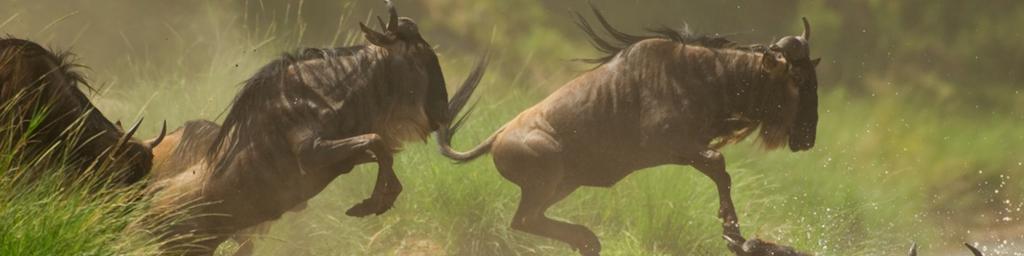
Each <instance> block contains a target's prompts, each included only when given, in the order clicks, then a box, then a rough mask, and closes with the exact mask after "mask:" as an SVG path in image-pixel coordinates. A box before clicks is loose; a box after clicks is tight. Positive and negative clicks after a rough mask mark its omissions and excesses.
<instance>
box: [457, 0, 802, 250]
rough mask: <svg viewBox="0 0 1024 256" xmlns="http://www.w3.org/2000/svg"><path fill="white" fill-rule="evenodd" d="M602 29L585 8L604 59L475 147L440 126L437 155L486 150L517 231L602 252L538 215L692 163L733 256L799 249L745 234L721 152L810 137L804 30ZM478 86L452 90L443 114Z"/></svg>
mask: <svg viewBox="0 0 1024 256" xmlns="http://www.w3.org/2000/svg"><path fill="white" fill-rule="evenodd" d="M593 11H594V13H595V15H596V16H597V20H598V21H599V22H600V24H601V26H602V27H603V28H604V29H605V30H606V31H607V32H608V33H609V34H610V35H611V36H612V38H613V39H615V40H616V41H617V42H613V41H608V40H604V39H602V38H601V37H599V36H598V35H597V34H596V33H595V32H594V30H593V28H592V27H591V26H590V24H588V22H587V21H586V19H584V18H583V16H582V15H580V14H578V13H577V14H576V16H577V18H578V21H577V23H578V25H579V26H580V27H581V28H582V30H583V31H584V32H586V34H587V35H588V36H589V37H590V39H591V40H592V42H593V44H594V45H595V46H596V47H597V48H598V50H601V51H603V52H605V53H607V54H609V55H607V56H606V57H603V58H599V59H595V60H593V61H595V62H597V63H599V65H598V66H597V67H595V68H594V69H593V70H590V71H588V72H586V73H584V74H582V75H580V76H578V77H576V78H575V79H574V80H572V81H570V82H569V83H568V84H566V85H564V86H562V87H561V88H560V89H558V90H556V91H555V92H554V93H552V94H551V95H549V96H548V97H547V98H546V99H544V100H543V101H541V102H540V103H538V104H536V105H534V106H533V107H531V108H528V109H527V110H525V111H523V112H522V113H520V114H519V115H518V116H516V117H515V118H514V119H512V120H511V121H509V122H508V123H506V124H505V125H504V126H502V127H501V128H499V129H498V130H497V131H496V132H495V133H494V134H492V135H491V136H490V137H488V138H487V139H486V140H485V141H484V142H482V143H481V144H480V145H478V146H476V147H475V148H473V149H471V150H469V151H466V152H457V151H455V150H453V149H452V148H451V146H450V145H451V139H452V137H453V136H454V133H455V132H456V130H457V128H458V124H459V123H460V122H456V123H453V124H452V125H450V126H446V127H442V128H441V129H440V130H439V131H438V138H439V139H438V143H439V145H440V150H441V153H442V154H443V155H445V156H447V157H449V158H451V159H453V160H456V161H458V162H465V161H470V160H473V159H475V158H477V157H479V156H481V155H483V154H486V153H488V152H490V153H492V154H493V159H494V164H495V166H496V167H497V169H498V171H499V172H500V173H501V175H502V176H503V177H505V178H506V179H508V180H509V181H512V182H513V183H515V184H516V185H518V186H519V187H520V190H521V198H520V202H519V207H518V209H517V210H516V213H515V215H514V217H513V220H512V225H511V226H512V228H513V229H516V230H520V231H524V232H527V233H530V234H534V235H538V236H543V237H548V238H552V239H556V240H559V241H562V242H564V243H567V244H568V245H570V246H572V247H573V248H574V249H577V250H579V251H580V253H581V254H583V255H599V254H600V251H601V244H600V242H599V240H598V238H597V236H595V235H594V233H593V232H592V231H590V230H589V229H588V228H586V227H584V226H582V225H577V224H570V223H566V222H562V221H557V220H553V219H550V218H548V217H547V216H545V211H546V210H547V209H548V208H549V207H551V206H552V205H554V204H555V203H557V202H558V201H560V200H562V199H564V198H565V197H567V196H568V195H569V194H571V193H572V192H573V191H575V190H576V189H577V188H579V187H581V186H598V187H610V186H612V185H614V184H615V183H616V182H618V181H619V180H622V179H623V178H625V177H626V176H627V175H629V174H630V173H632V172H634V171H636V170H639V169H644V168H648V167H653V166H658V165H664V164H679V165H690V166H693V167H694V168H695V169H697V170H698V171H700V172H702V173H704V174H705V175H706V176H708V177H709V178H711V180H712V181H714V183H715V185H716V187H717V189H718V195H719V199H720V200H719V203H720V206H719V211H718V216H719V217H720V218H721V219H722V220H723V224H722V227H723V229H724V231H723V234H724V237H725V238H726V240H727V241H728V247H729V248H730V250H732V251H733V252H735V253H736V254H738V255H804V254H802V253H799V252H797V251H795V250H793V249H792V248H789V247H786V246H780V245H776V244H772V243H769V242H765V241H762V240H759V239H751V240H746V239H744V238H743V236H742V235H741V234H740V228H739V220H738V218H737V215H736V211H735V208H734V206H733V202H732V196H731V189H732V184H731V178H730V176H729V173H728V172H726V169H725V158H724V157H723V156H722V154H721V153H719V151H718V149H719V148H721V147H723V146H725V145H728V144H731V143H735V142H738V141H740V140H742V139H743V138H745V137H747V136H748V135H751V134H753V133H757V134H758V135H759V140H760V142H762V144H763V146H764V147H765V148H767V149H776V148H779V147H781V146H783V145H784V144H787V142H788V146H789V148H790V150H792V151H794V152H796V151H803V150H808V149H811V148H812V147H813V146H814V143H815V133H816V126H817V122H818V113H817V105H818V102H817V86H818V85H817V77H816V71H815V67H816V65H817V64H818V62H819V60H820V59H814V60H812V59H811V58H810V45H809V43H810V25H809V23H808V22H807V20H806V19H804V20H803V21H804V32H803V34H802V35H800V36H787V37H784V38H782V39H781V40H779V41H778V42H775V43H773V44H771V45H750V46H741V45H737V44H736V43H733V42H731V41H729V40H727V39H725V38H722V37H712V36H698V35H693V34H691V33H689V32H685V31H674V30H671V29H663V30H656V31H655V32H659V36H649V37H645V36H636V35H629V34H626V33H623V32H620V31H618V30H616V29H614V28H613V27H612V26H610V25H609V24H608V22H607V21H606V20H605V19H604V17H603V16H602V15H601V13H600V12H599V11H598V10H597V8H593ZM474 89H475V88H473V87H462V88H460V89H459V90H458V92H457V93H456V94H455V95H454V96H453V97H452V99H451V103H450V106H449V112H448V116H449V117H454V116H456V115H458V113H459V112H460V111H461V110H462V109H463V107H464V106H465V103H466V102H467V101H468V98H469V96H468V95H470V94H472V91H473V90H474Z"/></svg>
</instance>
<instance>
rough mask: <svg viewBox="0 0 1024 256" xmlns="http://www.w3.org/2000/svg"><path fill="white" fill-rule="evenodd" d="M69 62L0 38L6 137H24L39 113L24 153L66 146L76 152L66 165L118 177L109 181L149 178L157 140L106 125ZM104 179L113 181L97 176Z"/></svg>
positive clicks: (66, 57) (65, 55) (0, 96)
mask: <svg viewBox="0 0 1024 256" xmlns="http://www.w3.org/2000/svg"><path fill="white" fill-rule="evenodd" d="M72 57H73V54H71V53H68V52H53V51H50V50H48V49H46V48H44V47H42V46H41V45H39V44H37V43H35V42H32V41H28V40H23V39H17V38H0V85H2V86H0V103H4V104H6V105H7V106H11V107H10V109H5V113H4V118H5V119H6V118H12V119H13V120H4V121H5V122H6V121H10V122H13V123H12V124H14V126H15V127H14V129H7V130H5V132H17V133H24V132H28V131H29V129H28V126H27V124H29V123H31V122H33V121H31V120H32V119H33V118H35V117H34V115H35V114H37V113H39V114H41V116H39V117H41V119H40V120H39V124H38V127H36V128H34V129H32V133H31V135H30V136H31V137H30V141H32V142H33V143H31V145H29V147H30V148H29V150H28V151H29V152H36V151H37V150H46V149H47V148H49V147H51V146H53V145H69V146H71V147H72V148H73V149H75V150H74V151H73V152H71V154H70V155H69V157H70V158H71V159H69V160H71V161H73V162H75V163H79V164H92V163H96V164H99V165H103V166H105V167H106V169H103V170H104V171H110V172H118V173H116V176H112V177H110V178H112V180H114V181H115V182H118V183H121V184H131V183H135V182H136V181H138V180H140V179H142V178H143V177H145V175H146V174H147V173H149V170H150V166H151V165H152V162H151V158H152V153H151V152H152V150H151V148H152V146H155V144H157V143H159V140H155V141H151V142H150V143H145V142H141V141H138V140H135V139H133V138H132V135H133V134H134V133H135V131H136V130H137V129H138V126H139V124H135V126H133V127H132V129H129V131H127V132H125V131H124V130H123V129H120V128H119V127H118V126H117V125H115V124H113V123H111V122H110V120H109V119H107V118H106V117H105V116H104V115H103V114H102V113H101V112H100V111H99V110H98V109H97V108H96V107H95V106H94V105H93V104H92V102H91V101H90V100H89V98H88V97H86V96H85V94H84V93H83V92H82V91H81V90H80V89H79V86H80V85H82V86H85V87H88V83H86V81H85V79H84V78H83V76H82V75H81V74H79V73H78V72H76V71H75V70H74V69H75V68H76V67H80V65H77V64H75V63H73V61H72V60H71V59H72ZM41 110H45V111H41ZM18 136H20V134H19V135H18ZM107 174H110V175H114V173H103V174H102V175H107ZM103 178H107V177H103Z"/></svg>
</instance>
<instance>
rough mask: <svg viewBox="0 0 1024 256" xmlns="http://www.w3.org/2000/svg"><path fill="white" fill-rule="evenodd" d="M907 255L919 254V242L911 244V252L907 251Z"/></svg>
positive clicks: (915, 255)
mask: <svg viewBox="0 0 1024 256" xmlns="http://www.w3.org/2000/svg"><path fill="white" fill-rule="evenodd" d="M907 255H908V256H917V243H916V242H915V243H914V244H913V245H911V246H910V253H907Z"/></svg>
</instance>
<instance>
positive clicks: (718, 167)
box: [690, 149, 808, 256]
mask: <svg viewBox="0 0 1024 256" xmlns="http://www.w3.org/2000/svg"><path fill="white" fill-rule="evenodd" d="M691 159H694V160H692V161H691V162H690V164H691V165H693V167H694V168H696V169H697V170H699V171H700V172H702V173H704V175H707V176H708V177H709V178H711V180H712V181H714V182H715V186H716V187H717V188H718V203H719V206H718V217H719V218H721V219H722V229H723V231H722V237H723V238H725V240H726V241H727V242H728V246H729V250H731V251H732V252H733V253H735V254H736V255H740V256H769V255H771V256H807V255H808V254H804V253H801V252H799V251H797V250H795V249H793V248H792V247H789V246H784V245H779V244H775V243H771V242H767V241H764V240H761V239H756V238H755V239H750V240H747V239H745V238H743V235H741V234H740V224H739V218H738V217H737V216H736V207H735V206H733V202H732V178H731V177H730V176H729V173H728V172H726V171H725V157H723V156H722V153H719V152H718V151H715V150H712V149H706V150H704V151H701V152H699V153H697V155H696V157H694V158H691Z"/></svg>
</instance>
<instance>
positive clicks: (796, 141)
mask: <svg viewBox="0 0 1024 256" xmlns="http://www.w3.org/2000/svg"><path fill="white" fill-rule="evenodd" d="M793 65H794V67H795V68H794V69H795V70H794V71H793V72H795V73H797V77H798V81H799V83H800V84H799V88H800V103H799V104H800V105H799V107H798V109H799V110H798V112H797V113H796V123H795V124H794V125H793V130H792V131H791V132H790V137H789V149H790V150H792V151H802V150H807V149H810V148H812V147H814V141H815V136H816V134H817V130H818V75H817V73H816V72H814V65H813V64H812V63H811V62H810V61H807V60H804V61H799V62H796V63H794V64H793ZM808 70H809V71H808ZM805 73H806V74H805ZM800 77H803V78H802V79H801V78H800Z"/></svg>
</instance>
